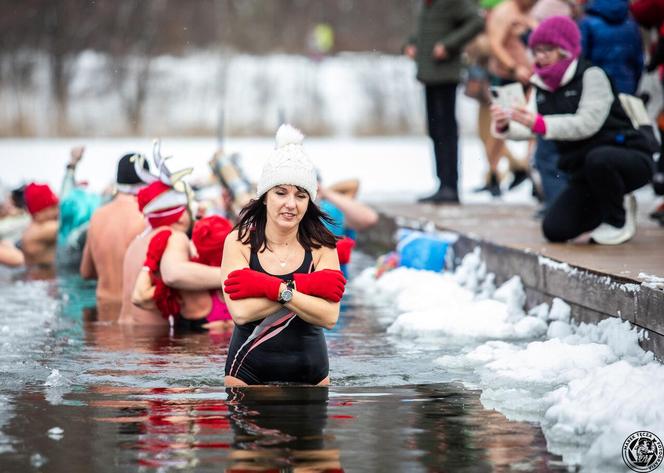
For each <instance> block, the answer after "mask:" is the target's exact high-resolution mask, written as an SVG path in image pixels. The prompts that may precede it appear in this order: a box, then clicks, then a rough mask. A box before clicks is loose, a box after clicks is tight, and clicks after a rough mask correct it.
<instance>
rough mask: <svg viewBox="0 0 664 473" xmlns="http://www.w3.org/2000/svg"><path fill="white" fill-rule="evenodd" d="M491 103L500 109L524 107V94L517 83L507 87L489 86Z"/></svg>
mask: <svg viewBox="0 0 664 473" xmlns="http://www.w3.org/2000/svg"><path fill="white" fill-rule="evenodd" d="M490 92H491V102H492V103H494V104H496V105H499V106H500V107H502V108H516V107H525V106H526V94H524V93H523V86H522V85H521V84H520V83H519V82H513V83H511V84H507V85H499V86H491V88H490Z"/></svg>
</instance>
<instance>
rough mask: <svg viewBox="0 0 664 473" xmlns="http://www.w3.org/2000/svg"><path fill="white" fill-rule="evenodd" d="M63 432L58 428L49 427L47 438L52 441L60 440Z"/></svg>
mask: <svg viewBox="0 0 664 473" xmlns="http://www.w3.org/2000/svg"><path fill="white" fill-rule="evenodd" d="M64 434H65V431H64V430H62V429H61V428H60V427H51V428H50V429H48V437H49V438H50V439H52V440H62V437H64Z"/></svg>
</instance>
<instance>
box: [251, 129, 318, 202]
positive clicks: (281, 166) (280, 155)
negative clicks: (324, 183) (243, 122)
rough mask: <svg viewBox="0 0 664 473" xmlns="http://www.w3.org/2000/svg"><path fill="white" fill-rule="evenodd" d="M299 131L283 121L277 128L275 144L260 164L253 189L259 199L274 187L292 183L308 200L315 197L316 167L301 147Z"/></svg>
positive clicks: (302, 137)
mask: <svg viewBox="0 0 664 473" xmlns="http://www.w3.org/2000/svg"><path fill="white" fill-rule="evenodd" d="M302 141H304V135H302V132H300V130H298V129H296V128H293V127H292V126H290V125H287V124H284V125H281V126H280V127H279V130H277V136H276V147H275V150H274V151H273V152H272V154H271V155H270V156H269V157H268V159H267V162H266V163H265V165H264V166H263V172H262V173H261V177H260V179H259V180H258V185H257V189H256V193H257V197H258V198H260V197H261V196H262V195H263V194H265V193H266V192H267V191H269V190H270V189H272V188H273V187H274V186H279V185H284V184H286V185H292V186H298V187H301V188H303V189H304V190H306V191H307V192H308V193H309V197H311V200H315V199H316V192H317V190H318V181H317V179H316V168H315V167H314V164H313V163H312V162H311V160H310V159H309V157H308V156H307V154H306V153H305V152H304V147H303V146H302Z"/></svg>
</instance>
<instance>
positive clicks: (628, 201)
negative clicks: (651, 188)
mask: <svg viewBox="0 0 664 473" xmlns="http://www.w3.org/2000/svg"><path fill="white" fill-rule="evenodd" d="M635 233H636V199H635V198H634V195H633V194H627V195H626V196H625V225H623V226H622V227H620V228H618V227H614V226H613V225H609V224H608V223H602V224H601V225H600V226H599V227H597V228H596V229H595V230H593V232H592V233H591V234H590V237H591V238H592V239H593V241H595V243H599V244H600V245H620V244H621V243H625V242H626V241H628V240H630V239H631V238H632V237H633V236H634V234H635Z"/></svg>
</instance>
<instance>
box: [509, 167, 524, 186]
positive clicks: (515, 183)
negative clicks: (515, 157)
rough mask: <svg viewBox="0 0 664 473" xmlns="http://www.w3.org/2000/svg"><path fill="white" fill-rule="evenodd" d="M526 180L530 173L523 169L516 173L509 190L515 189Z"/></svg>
mask: <svg viewBox="0 0 664 473" xmlns="http://www.w3.org/2000/svg"><path fill="white" fill-rule="evenodd" d="M526 179H528V173H527V172H526V171H524V170H522V169H521V170H518V171H514V179H512V182H510V187H509V190H512V189H514V188H515V187H516V186H518V185H519V184H521V183H522V182H523V181H525V180H526Z"/></svg>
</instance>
